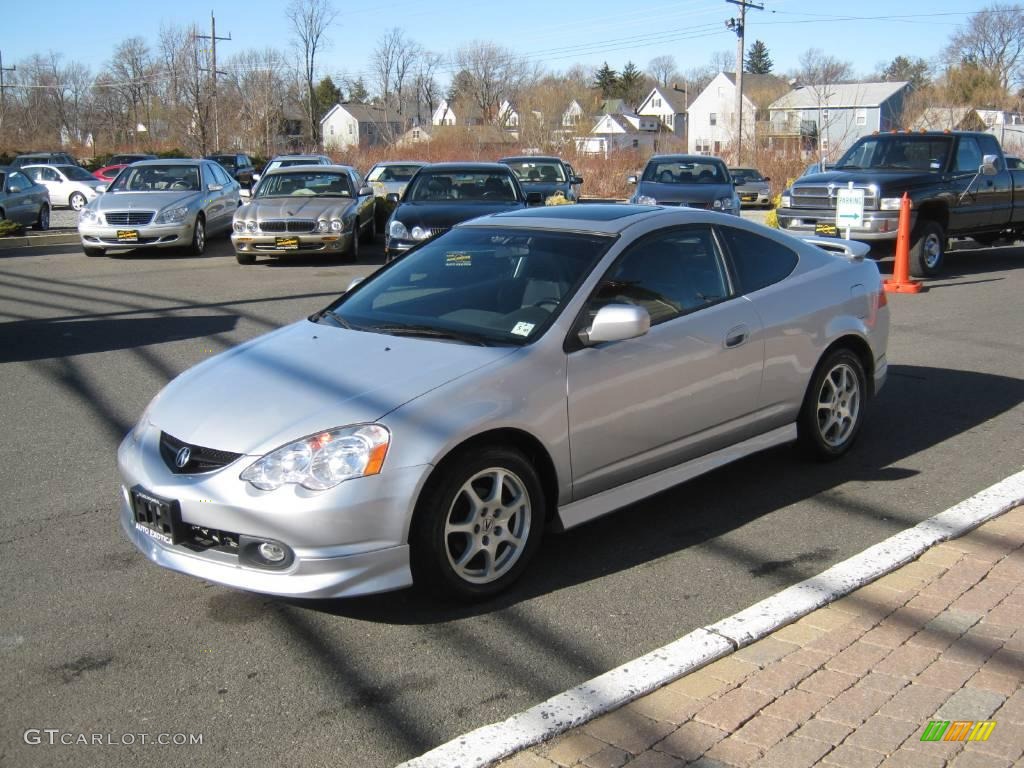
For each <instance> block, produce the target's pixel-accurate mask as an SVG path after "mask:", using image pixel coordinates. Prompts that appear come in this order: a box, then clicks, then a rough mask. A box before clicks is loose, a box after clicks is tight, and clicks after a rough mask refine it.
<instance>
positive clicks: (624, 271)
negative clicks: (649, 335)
mask: <svg viewBox="0 0 1024 768" xmlns="http://www.w3.org/2000/svg"><path fill="white" fill-rule="evenodd" d="M728 295H729V288H728V284H727V282H726V277H725V271H724V269H723V268H722V261H721V259H720V258H719V254H718V249H717V247H716V246H715V239H714V237H713V236H712V234H711V228H710V227H688V228H685V229H673V230H668V231H664V232H659V233H656V234H654V235H650V236H648V237H646V238H644V239H643V240H641V241H640V242H638V243H636V244H634V245H633V246H632V247H631V248H630V249H629V250H628V251H626V253H625V254H624V255H623V256H622V257H621V258H620V259H619V261H618V262H616V264H615V265H614V266H613V267H612V268H611V269H610V270H609V271H608V274H606V275H605V277H604V279H603V280H602V281H601V283H600V285H598V287H597V290H596V292H595V294H594V297H593V298H592V299H591V302H590V306H588V310H589V311H590V312H591V313H596V312H597V310H598V309H600V308H601V307H603V306H605V305H606V304H634V305H636V306H639V307H643V308H644V309H646V310H647V312H648V314H650V316H651V324H652V325H656V324H657V323H661V322H665V321H666V320H671V319H672V318H674V317H678V316H679V315H681V314H685V313H687V312H692V311H693V310H696V309H700V308H701V307H703V306H706V305H708V304H713V303H715V302H716V301H720V300H722V299H724V298H726V297H728Z"/></svg>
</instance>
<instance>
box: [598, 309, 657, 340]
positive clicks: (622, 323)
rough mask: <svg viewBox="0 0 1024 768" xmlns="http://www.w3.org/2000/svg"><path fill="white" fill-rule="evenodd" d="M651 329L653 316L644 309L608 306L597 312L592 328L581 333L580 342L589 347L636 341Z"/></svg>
mask: <svg viewBox="0 0 1024 768" xmlns="http://www.w3.org/2000/svg"><path fill="white" fill-rule="evenodd" d="M650 329H651V316H650V315H649V314H647V310H646V309H644V308H643V307H636V306H633V305H632V304H608V305H606V306H604V307H601V309H599V310H598V311H597V315H595V316H594V322H592V323H591V324H590V328H589V329H588V330H586V331H581V332H580V340H581V341H582V342H583V343H584V344H585V345H586V346H588V347H589V346H591V345H593V344H598V343H600V342H602V341H624V340H625V339H635V338H636V337H637V336H643V335H644V334H645V333H647V331H649V330H650Z"/></svg>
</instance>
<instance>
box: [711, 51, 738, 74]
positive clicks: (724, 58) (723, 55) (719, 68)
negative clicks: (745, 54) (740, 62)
mask: <svg viewBox="0 0 1024 768" xmlns="http://www.w3.org/2000/svg"><path fill="white" fill-rule="evenodd" d="M710 66H711V68H712V69H713V70H714V71H715V74H717V73H719V72H735V71H736V54H735V53H733V52H732V51H715V52H714V53H713V54H711V61H710Z"/></svg>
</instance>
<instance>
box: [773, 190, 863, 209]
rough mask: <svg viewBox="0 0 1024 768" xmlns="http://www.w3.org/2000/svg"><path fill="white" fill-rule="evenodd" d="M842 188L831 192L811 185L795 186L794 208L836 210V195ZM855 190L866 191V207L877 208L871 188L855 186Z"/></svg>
mask: <svg viewBox="0 0 1024 768" xmlns="http://www.w3.org/2000/svg"><path fill="white" fill-rule="evenodd" d="M840 189H842V187H838V186H834V187H832V189H831V191H830V190H829V188H828V187H826V186H820V185H819V186H812V185H810V184H807V185H803V186H795V187H793V189H792V190H791V191H790V196H791V197H792V203H793V207H794V208H816V209H819V210H831V211H834V210H835V209H836V194H837V193H838V191H839V190H840ZM854 189H863V190H864V207H865V208H874V207H875V191H874V190H873V189H871V188H869V187H861V186H857V185H854Z"/></svg>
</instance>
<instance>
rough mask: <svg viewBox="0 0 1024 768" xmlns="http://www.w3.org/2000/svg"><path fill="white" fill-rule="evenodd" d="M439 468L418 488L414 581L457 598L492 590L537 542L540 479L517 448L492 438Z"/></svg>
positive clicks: (510, 577)
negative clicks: (495, 442)
mask: <svg viewBox="0 0 1024 768" xmlns="http://www.w3.org/2000/svg"><path fill="white" fill-rule="evenodd" d="M438 471H439V472H441V473H443V474H441V475H439V477H438V479H437V480H436V481H434V480H433V479H432V480H431V482H430V483H428V484H427V486H426V488H424V490H423V493H422V494H421V495H420V499H419V501H418V503H417V507H416V514H415V516H414V519H413V527H412V531H411V532H410V536H409V541H410V544H411V547H410V550H411V552H410V557H411V565H412V572H413V581H414V583H415V584H416V585H417V586H418V587H426V588H428V589H430V590H431V591H440V592H442V593H444V594H445V595H448V596H450V597H456V598H459V599H463V600H472V599H480V598H485V597H489V596H491V595H495V594H497V593H498V592H501V591H502V590H504V589H506V588H507V587H509V586H510V585H511V584H512V583H513V582H514V581H516V580H517V579H518V578H519V577H520V576H521V575H522V573H523V571H524V570H525V569H526V566H527V565H528V563H529V561H530V559H531V558H532V557H533V555H534V554H535V553H536V551H537V548H538V547H539V546H540V540H541V537H542V536H543V532H544V521H545V513H546V510H545V500H544V493H543V490H542V489H541V484H540V479H539V478H538V476H537V473H536V471H535V470H534V468H533V465H532V464H530V462H528V461H527V460H526V458H525V457H524V456H523V455H522V454H521V453H519V452H518V451H515V450H512V449H509V448H502V447H498V446H493V447H488V448H484V449H482V450H480V449H477V450H473V451H463V452H461V453H458V454H455V455H454V456H452V457H451V459H450V460H448V461H445V462H444V465H442V467H441V468H439V470H438ZM498 483H500V488H501V492H500V495H499V496H497V497H496V496H495V492H496V490H495V489H496V487H498V486H497V484H498ZM510 528H511V529H512V530H514V531H515V535H510V534H509V530H510Z"/></svg>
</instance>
